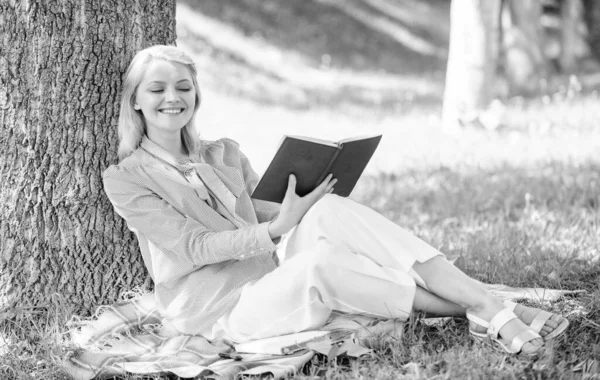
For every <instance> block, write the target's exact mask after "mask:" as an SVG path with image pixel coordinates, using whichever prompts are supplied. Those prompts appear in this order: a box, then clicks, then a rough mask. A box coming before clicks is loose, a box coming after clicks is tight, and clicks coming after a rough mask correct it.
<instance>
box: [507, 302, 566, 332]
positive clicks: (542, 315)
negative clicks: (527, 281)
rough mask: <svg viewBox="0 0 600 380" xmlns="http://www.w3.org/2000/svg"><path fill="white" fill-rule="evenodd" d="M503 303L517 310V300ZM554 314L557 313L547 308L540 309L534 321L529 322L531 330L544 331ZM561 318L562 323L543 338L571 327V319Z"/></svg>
mask: <svg viewBox="0 0 600 380" xmlns="http://www.w3.org/2000/svg"><path fill="white" fill-rule="evenodd" d="M503 303H504V306H506V307H507V308H508V309H509V310H511V311H512V312H515V308H516V307H517V305H518V304H517V303H516V302H513V301H509V300H506V301H504V302H503ZM553 315H555V314H554V313H550V312H548V311H545V310H539V312H538V313H537V315H536V316H535V318H533V321H531V323H530V324H529V328H530V329H531V330H533V332H535V333H537V334H539V333H540V331H542V328H543V327H544V325H546V322H547V321H549V320H550V318H552V316H553ZM561 318H562V321H561V322H560V324H559V325H558V326H556V327H555V328H554V330H552V331H551V332H549V333H548V334H546V335H545V336H543V337H542V339H544V341H548V340H551V339H554V338H556V337H558V336H559V335H561V334H562V333H564V332H565V331H566V330H567V327H569V321H568V320H567V319H566V318H564V317H561ZM525 324H527V323H525Z"/></svg>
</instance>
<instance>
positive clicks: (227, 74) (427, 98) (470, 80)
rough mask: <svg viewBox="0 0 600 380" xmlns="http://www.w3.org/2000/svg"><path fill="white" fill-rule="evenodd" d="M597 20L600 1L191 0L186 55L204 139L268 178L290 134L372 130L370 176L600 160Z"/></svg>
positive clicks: (181, 17)
mask: <svg viewBox="0 0 600 380" xmlns="http://www.w3.org/2000/svg"><path fill="white" fill-rule="evenodd" d="M479 3H482V4H479ZM451 8H454V9H451ZM451 13H452V15H453V16H452V17H451ZM598 20H600V2H598V1H591V0H588V1H582V0H543V1H539V0H523V1H518V0H503V1H500V0H495V1H488V2H478V1H471V0H456V1H453V2H452V7H451V2H450V1H449V0H422V1H417V0H311V1H306V0H287V1H276V0H235V1H233V0H202V1H193V0H178V1H177V44H178V45H179V46H180V47H183V48H184V49H185V50H186V51H188V52H189V53H190V54H191V55H192V56H193V58H194V59H195V61H196V62H197V65H198V69H199V80H200V83H201V86H202V92H203V105H202V107H201V110H200V114H199V118H198V128H199V130H200V132H201V133H202V134H203V136H204V138H206V139H217V138H220V137H230V138H233V139H235V140H237V141H238V142H240V144H241V145H242V149H243V151H244V152H246V154H247V155H248V156H249V157H250V159H251V162H252V163H253V164H254V166H255V169H256V170H257V171H258V172H259V173H260V172H262V171H264V169H265V168H266V165H268V163H269V161H270V159H271V157H272V155H273V154H274V151H275V149H276V147H277V144H278V142H279V140H280V139H281V137H282V135H284V134H300V135H310V136H314V137H320V138H326V139H341V138H344V137H349V136H355V135H361V134H370V133H383V140H382V143H381V145H380V148H379V150H378V151H377V152H376V154H375V156H374V157H373V160H372V162H371V163H370V164H369V166H368V168H367V173H381V172H394V173H398V171H404V170H407V169H410V168H415V167H417V168H424V167H431V166H433V167H438V166H440V165H443V166H456V165H463V164H467V165H476V166H490V165H492V166H494V165H497V164H500V163H509V164H518V165H528V164H531V163H533V162H536V161H540V160H549V159H561V160H563V159H567V160H585V159H588V158H591V157H593V155H594V152H595V151H596V150H597V148H598V147H599V146H600V145H599V139H598V134H597V133H596V132H595V126H594V120H596V119H597V116H598V110H597V109H598V107H597V104H598V99H597V92H596V88H597V87H598V85H599V84H600V66H599V64H598V61H597V54H598V52H599V51H600V49H599V47H600V27H598V25H600V23H599V22H598Z"/></svg>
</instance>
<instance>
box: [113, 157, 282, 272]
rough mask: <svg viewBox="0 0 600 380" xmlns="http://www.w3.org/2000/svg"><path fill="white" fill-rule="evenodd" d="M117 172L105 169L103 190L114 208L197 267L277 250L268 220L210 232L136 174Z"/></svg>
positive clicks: (137, 226) (140, 230) (136, 226)
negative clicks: (167, 200) (140, 179)
mask: <svg viewBox="0 0 600 380" xmlns="http://www.w3.org/2000/svg"><path fill="white" fill-rule="evenodd" d="M119 171H120V169H119V168H118V167H111V168H109V169H107V170H106V171H105V172H104V189H105V191H106V194H107V195H108V198H109V199H110V201H111V203H112V204H113V206H114V208H115V211H116V212H117V213H118V214H119V215H121V216H122V217H123V218H124V219H125V220H126V221H127V224H128V225H129V227H130V228H132V229H135V230H137V231H139V232H140V233H141V234H143V235H144V236H145V237H146V238H147V239H148V240H150V241H151V242H152V243H154V244H156V245H157V246H159V247H161V248H163V249H164V250H166V251H169V252H172V253H173V254H175V255H178V256H181V257H184V258H186V259H187V260H189V261H190V262H191V263H193V264H194V265H196V266H204V265H208V264H213V263H217V262H221V261H226V260H230V259H237V260H241V259H245V258H248V257H251V256H255V255H260V254H265V253H268V252H272V251H274V250H275V249H276V246H275V244H274V243H273V241H272V240H271V237H270V235H269V231H268V226H269V223H268V222H265V223H260V224H257V225H253V226H248V227H244V228H239V229H237V230H232V231H219V232H215V231H212V230H210V229H208V228H206V226H204V225H203V224H202V223H200V222H199V221H197V220H195V219H193V218H190V217H188V216H186V215H184V214H182V213H180V212H179V211H177V210H176V209H175V208H173V207H172V206H171V205H170V204H169V203H168V202H166V201H165V200H164V199H162V198H160V197H159V196H158V195H156V194H155V193H154V192H152V191H151V190H150V189H148V188H145V187H144V186H142V185H140V184H139V183H138V181H136V176H135V174H130V173H129V174H126V173H119Z"/></svg>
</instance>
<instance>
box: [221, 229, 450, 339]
mask: <svg viewBox="0 0 600 380" xmlns="http://www.w3.org/2000/svg"><path fill="white" fill-rule="evenodd" d="M304 248H305V249H304V251H302V252H293V255H292V257H290V258H288V259H286V260H284V261H283V262H282V263H281V265H280V266H279V267H278V268H276V269H275V270H274V271H273V272H271V273H268V274H267V275H265V276H264V277H263V278H261V279H259V280H258V281H256V282H254V283H250V284H248V285H246V286H245V287H244V289H243V290H242V294H241V296H240V298H239V300H238V302H237V303H236V306H235V307H234V308H233V310H232V311H231V312H230V313H229V314H228V315H226V316H224V317H223V318H221V319H220V320H219V321H218V322H217V323H218V324H219V325H220V327H221V328H222V330H223V331H225V333H226V336H228V337H229V338H230V339H232V340H233V341H236V342H243V341H248V340H253V339H260V338H266V337H270V336H277V335H282V334H289V333H294V332H298V331H303V330H309V329H318V328H320V327H322V326H323V325H324V324H325V322H326V321H327V319H328V318H329V316H330V314H331V312H332V311H333V310H337V311H341V312H344V313H348V314H361V315H366V316H371V317H375V318H380V319H398V320H401V321H405V320H406V319H407V318H408V316H409V315H410V313H411V312H412V308H413V299H415V282H414V280H413V278H412V277H411V276H410V275H408V274H407V273H403V272H401V271H397V270H394V269H391V268H382V267H380V266H379V265H377V264H376V263H374V262H373V261H372V260H370V259H368V258H367V257H364V256H361V255H358V254H356V253H353V252H351V251H349V250H347V248H345V247H344V246H341V245H334V244H332V243H331V242H329V241H328V240H325V239H321V240H319V241H317V242H315V243H313V244H311V245H307V246H306V247H304ZM420 298H421V297H419V299H420ZM432 302H434V301H432V299H428V303H430V304H431V303H432ZM432 310H434V311H435V312H439V311H440V308H439V307H437V306H433V307H432Z"/></svg>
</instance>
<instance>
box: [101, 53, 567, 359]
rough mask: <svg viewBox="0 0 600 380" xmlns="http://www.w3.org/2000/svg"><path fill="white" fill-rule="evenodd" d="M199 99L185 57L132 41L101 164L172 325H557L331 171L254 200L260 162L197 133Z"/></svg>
mask: <svg viewBox="0 0 600 380" xmlns="http://www.w3.org/2000/svg"><path fill="white" fill-rule="evenodd" d="M199 106H200V89H199V86H198V83H197V81H196V71H195V68H194V64H193V62H192V60H191V59H190V58H189V57H188V56H187V55H185V54H184V53H183V52H182V51H181V50H179V49H177V48H175V47H170V46H154V47H150V48H148V49H145V50H143V51H140V52H139V53H138V54H137V55H136V56H135V58H134V59H133V61H132V63H131V65H130V67H129V69H128V72H127V75H126V78H125V83H124V88H123V94H122V101H121V113H120V117H119V137H120V145H119V156H120V158H121V161H120V163H119V164H118V165H113V166H111V167H110V168H108V169H107V170H106V172H105V173H104V185H105V190H106V193H107V194H108V197H109V198H110V200H111V202H112V204H113V205H114V207H115V210H116V211H117V212H118V213H119V214H120V215H121V216H122V217H123V218H124V219H125V220H126V221H127V224H128V226H129V228H130V229H131V230H132V231H134V233H135V234H136V236H137V238H138V241H139V244H140V249H141V252H142V255H143V258H144V262H145V264H146V266H147V268H148V271H149V272H150V275H151V276H152V278H153V280H154V282H155V293H156V299H157V303H158V305H159V308H160V310H161V312H162V315H163V317H164V319H165V321H166V322H165V323H167V324H168V325H170V326H171V327H172V328H175V329H177V330H178V331H179V332H181V333H184V334H201V335H203V336H204V337H206V338H207V339H209V340H212V339H222V338H225V339H229V340H231V341H234V342H242V341H248V340H253V339H258V338H263V337H268V336H275V335H281V334H286V333H292V332H298V331H302V330H308V329H318V328H319V327H321V326H322V325H323V324H324V323H325V322H326V320H327V318H328V317H329V315H330V314H331V312H332V311H333V310H338V311H341V312H347V313H361V314H365V315H369V316H372V317H376V318H397V319H401V320H406V319H407V317H408V316H409V314H410V313H411V311H412V310H418V311H423V312H426V313H429V314H434V315H438V316H465V315H466V316H467V318H469V320H470V328H469V331H470V333H471V334H472V335H473V336H474V337H477V338H482V339H487V340H489V341H491V342H494V343H495V344H498V345H499V346H500V347H503V348H504V349H505V350H507V351H508V352H514V353H516V352H522V353H524V354H535V353H537V352H538V351H539V350H540V349H541V348H542V346H543V344H544V341H545V340H548V339H552V338H554V337H556V336H558V335H559V334H561V333H562V332H563V331H564V330H565V329H566V327H567V325H568V322H567V321H566V319H564V318H562V317H560V316H558V315H556V314H550V313H547V312H544V311H541V310H539V309H535V308H529V307H525V306H523V305H515V304H503V303H502V302H501V301H500V300H499V299H497V298H496V297H494V296H493V295H491V294H490V293H489V292H488V291H487V290H486V288H485V287H484V286H483V285H482V284H481V283H479V282H477V281H475V280H473V279H471V278H469V277H468V276H466V275H465V274H464V273H462V272H461V271H460V270H458V269H457V268H456V267H454V266H453V265H451V264H450V263H449V262H448V261H447V260H446V259H445V257H444V256H443V254H442V253H440V252H438V251H437V250H436V249H434V248H433V247H431V246H429V245H427V244H426V243H424V242H423V241H421V240H419V239H417V238H416V237H414V236H412V235H411V234H409V233H408V232H406V231H404V230H403V229H401V228H400V227H398V226H397V225H395V224H394V223H392V222H390V221H389V220H387V219H385V218H384V217H382V216H381V215H379V214H377V213H376V212H374V211H373V210H371V209H369V208H367V207H364V206H362V205H360V204H357V203H355V202H353V201H351V200H349V199H345V198H340V197H338V196H335V195H332V194H330V193H331V192H332V190H333V188H334V186H335V182H336V180H335V178H331V176H329V177H327V178H326V179H325V180H324V182H323V183H322V184H321V185H320V186H319V187H318V188H317V189H315V190H314V191H313V192H312V193H310V194H308V195H306V196H305V197H299V196H297V195H296V194H295V191H294V190H295V178H294V177H293V176H291V177H290V179H289V186H288V191H287V193H286V196H285V199H284V200H283V202H282V204H281V205H278V204H273V203H269V202H264V201H259V200H253V199H251V198H250V195H249V194H251V193H252V190H253V189H254V187H255V186H256V184H257V182H258V176H257V174H256V173H255V172H254V171H253V170H252V168H251V166H250V163H249V162H248V159H247V158H246V156H244V154H243V153H242V152H241V151H240V150H239V147H238V144H237V143H235V142H234V141H232V140H229V139H221V140H218V141H216V142H209V141H200V140H199V139H198V137H197V136H196V134H195V132H194V115H195V112H196V110H197V109H198V107H199ZM282 237H284V239H281V238H282ZM280 239H281V240H282V241H280ZM275 253H276V254H275ZM278 257H279V258H281V262H278Z"/></svg>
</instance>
